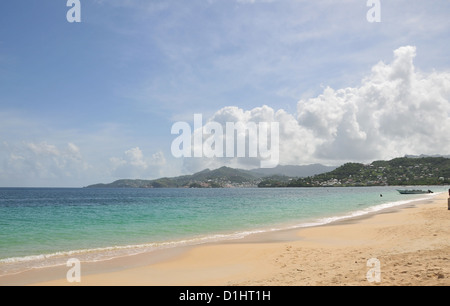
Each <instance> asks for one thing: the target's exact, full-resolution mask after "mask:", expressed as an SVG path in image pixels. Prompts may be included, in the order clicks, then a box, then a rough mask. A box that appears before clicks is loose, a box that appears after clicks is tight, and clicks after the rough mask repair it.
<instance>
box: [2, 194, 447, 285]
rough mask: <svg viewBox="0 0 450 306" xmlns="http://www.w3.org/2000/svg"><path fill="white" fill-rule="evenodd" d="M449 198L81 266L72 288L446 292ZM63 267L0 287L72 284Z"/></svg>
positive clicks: (8, 281)
mask: <svg viewBox="0 0 450 306" xmlns="http://www.w3.org/2000/svg"><path fill="white" fill-rule="evenodd" d="M448 214H449V212H448V210H447V195H446V194H440V195H437V196H435V197H433V198H431V199H430V200H424V201H421V202H414V203H411V204H406V205H402V206H396V207H393V208H388V209H385V210H380V211H377V212H374V213H369V214H366V215H363V216H356V217H353V218H348V219H344V220H339V221H336V222H332V223H329V224H325V225H320V226H313V227H305V228H297V229H289V230H280V231H274V232H266V233H258V234H253V235H250V236H247V237H245V238H243V239H239V240H229V241H220V242H212V243H206V244H201V245H195V246H181V247H176V248H171V249H164V250H157V251H153V252H151V253H144V254H139V255H132V256H126V257H121V258H116V259H112V260H107V261H101V262H94V263H82V279H81V283H79V284H75V285H87V286H90V285H372V284H373V283H369V282H368V281H367V278H366V273H367V271H368V270H369V269H370V268H369V267H367V261H368V260H369V259H371V258H376V259H378V260H379V262H380V270H381V282H380V283H379V284H380V285H449V284H450V257H449V256H448V254H449V253H450V239H449V238H450V231H449V230H448V229H449V226H450V218H448ZM68 269H69V268H67V267H65V266H60V267H54V268H43V269H35V270H31V271H27V272H24V273H20V274H16V275H10V276H5V277H0V285H57V286H60V285H62V286H64V285H73V284H70V283H68V282H67V280H66V278H65V276H66V273H67V271H68Z"/></svg>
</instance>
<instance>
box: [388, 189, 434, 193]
mask: <svg viewBox="0 0 450 306" xmlns="http://www.w3.org/2000/svg"><path fill="white" fill-rule="evenodd" d="M397 191H398V192H399V193H400V194H424V193H433V191H431V190H418V189H413V190H409V189H404V190H400V189H397Z"/></svg>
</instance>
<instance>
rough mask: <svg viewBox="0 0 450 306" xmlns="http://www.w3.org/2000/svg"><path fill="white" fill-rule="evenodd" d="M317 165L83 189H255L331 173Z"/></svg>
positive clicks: (207, 172)
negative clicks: (267, 180)
mask: <svg viewBox="0 0 450 306" xmlns="http://www.w3.org/2000/svg"><path fill="white" fill-rule="evenodd" d="M335 168H336V167H328V166H323V165H320V164H315V165H308V166H278V167H276V168H274V169H254V170H242V169H233V168H229V167H222V168H219V169H215V170H210V169H205V170H203V171H200V172H197V173H195V174H192V175H183V176H178V177H173V178H167V177H164V178H159V179H155V180H130V179H124V180H117V181H115V182H112V183H109V184H95V185H90V186H87V188H188V187H190V188H223V187H257V185H258V184H259V183H260V182H261V181H262V180H263V178H266V177H272V178H273V179H275V178H276V179H278V180H282V181H289V179H290V178H298V177H305V176H311V175H315V174H320V173H325V172H328V171H331V170H333V169H335Z"/></svg>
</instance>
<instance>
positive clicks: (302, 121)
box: [185, 46, 450, 171]
mask: <svg viewBox="0 0 450 306" xmlns="http://www.w3.org/2000/svg"><path fill="white" fill-rule="evenodd" d="M415 56H416V48H415V47H414V46H403V47H400V48H398V49H396V50H395V51H394V58H393V60H392V62H391V63H388V64H386V63H383V62H379V63H377V64H376V65H374V66H373V67H372V70H371V72H370V73H369V74H368V75H367V76H366V77H365V78H364V79H363V80H362V81H361V84H360V86H358V87H348V88H341V89H332V88H330V87H327V88H325V89H324V91H323V93H322V94H320V95H319V96H317V97H314V98H310V99H304V100H300V101H299V102H298V103H297V113H296V114H291V113H288V112H287V111H285V110H283V109H280V110H275V109H273V108H271V107H269V106H262V107H257V108H254V109H252V110H244V109H241V108H238V107H235V106H229V107H225V108H222V109H220V110H219V111H217V112H216V113H215V114H214V115H213V116H212V117H211V118H210V121H215V122H219V123H221V124H222V125H223V126H224V127H225V123H226V122H243V123H248V122H255V123H259V122H274V121H275V122H279V124H280V164H308V163H315V162H320V163H327V164H339V163H341V162H345V161H371V160H375V159H389V158H393V157H397V156H403V155H405V154H435V153H442V154H447V153H449V152H450V137H449V136H448V131H449V130H450V120H449V118H450V73H448V72H436V71H435V72H431V73H422V72H420V71H417V70H416V68H415V66H414V58H415ZM185 165H186V166H187V167H188V169H190V170H192V171H197V170H199V169H201V168H205V167H210V168H215V167H218V166H220V165H228V166H232V167H240V168H251V167H255V166H256V161H255V160H254V159H250V158H240V159H238V158H233V159H223V158H216V159H206V158H203V159H187V160H186V161H185Z"/></svg>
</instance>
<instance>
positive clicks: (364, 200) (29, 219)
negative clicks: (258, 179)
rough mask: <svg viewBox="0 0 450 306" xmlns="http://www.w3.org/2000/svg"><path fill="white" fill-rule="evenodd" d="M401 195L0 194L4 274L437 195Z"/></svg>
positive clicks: (386, 191) (332, 191)
mask: <svg viewBox="0 0 450 306" xmlns="http://www.w3.org/2000/svg"><path fill="white" fill-rule="evenodd" d="M424 188H425V189H428V188H429V189H432V190H433V191H435V192H443V191H445V190H446V189H445V188H444V187H421V189H424ZM395 189H396V188H395V187H370V188H289V189H284V188H283V189H45V188H42V189H40V188H39V189H35V188H33V189H26V188H0V275H4V274H10V273H15V272H18V271H22V270H24V269H29V268H34V267H43V266H52V265H60V264H65V262H66V260H67V258H70V257H76V258H78V259H80V260H82V261H83V260H85V261H94V260H102V259H106V258H112V257H115V256H121V255H125V254H136V253H141V252H146V251H151V250H154V249H159V248H167V247H173V246H177V245H186V244H199V243H204V242H208V241H218V240H226V239H239V238H242V237H245V236H247V235H249V234H251V233H257V232H264V231H273V230H278V229H287V228H295V227H304V226H311V225H317V224H325V223H329V222H332V221H334V220H339V219H342V218H348V217H351V216H356V215H361V214H365V213H369V212H372V211H376V210H380V209H382V208H385V207H390V206H396V205H401V204H405V203H407V202H409V201H411V200H417V199H423V198H428V197H430V196H429V195H412V196H410V195H406V196H405V195H400V194H399V193H398V192H397V191H396V190H395ZM380 195H382V197H381V196H380Z"/></svg>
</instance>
